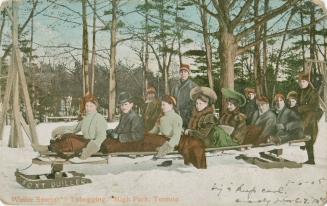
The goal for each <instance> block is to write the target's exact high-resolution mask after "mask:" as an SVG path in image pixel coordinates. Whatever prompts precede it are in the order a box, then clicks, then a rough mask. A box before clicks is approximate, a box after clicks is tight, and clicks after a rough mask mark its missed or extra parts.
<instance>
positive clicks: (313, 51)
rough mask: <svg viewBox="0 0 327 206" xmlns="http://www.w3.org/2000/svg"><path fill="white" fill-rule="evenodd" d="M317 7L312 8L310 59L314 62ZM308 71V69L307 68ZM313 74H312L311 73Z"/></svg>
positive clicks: (314, 68) (312, 68)
mask: <svg viewBox="0 0 327 206" xmlns="http://www.w3.org/2000/svg"><path fill="white" fill-rule="evenodd" d="M314 12H315V7H314V6H313V5H312V6H311V7H310V23H311V26H310V59H312V60H314V59H315V57H316V25H315V23H314V22H315V20H316V18H315V13H314ZM306 69H307V68H306ZM316 70H317V68H316V64H315V62H313V63H312V64H311V71H312V72H313V73H314V74H315V73H316ZM311 74H312V73H311ZM312 78H313V77H312V76H311V75H310V80H312Z"/></svg>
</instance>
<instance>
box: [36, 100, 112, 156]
mask: <svg viewBox="0 0 327 206" xmlns="http://www.w3.org/2000/svg"><path fill="white" fill-rule="evenodd" d="M81 102H82V103H81V105H84V106H83V107H84V108H81V111H83V112H84V114H83V115H82V120H81V121H79V122H78V124H77V125H74V126H68V127H67V126H64V127H58V128H56V129H54V130H53V131H52V139H56V138H60V136H62V135H64V134H67V133H73V134H76V133H78V132H80V131H81V132H82V134H83V136H82V138H84V139H87V140H90V141H89V142H88V143H87V145H86V147H85V148H83V150H82V153H81V155H80V158H81V159H86V158H88V157H90V156H91V155H92V154H94V153H96V152H98V151H99V150H100V148H101V144H102V142H103V141H104V140H105V139H106V129H107V126H108V125H107V121H106V120H105V118H104V117H103V116H102V115H101V114H99V113H98V112H97V107H98V105H99V104H98V101H97V99H96V98H95V97H94V96H93V95H90V94H87V95H86V96H84V97H83V99H82V101H81ZM32 147H33V149H34V150H36V151H39V152H46V151H48V150H50V151H51V149H49V148H51V144H50V146H44V145H32ZM74 152H76V151H74Z"/></svg>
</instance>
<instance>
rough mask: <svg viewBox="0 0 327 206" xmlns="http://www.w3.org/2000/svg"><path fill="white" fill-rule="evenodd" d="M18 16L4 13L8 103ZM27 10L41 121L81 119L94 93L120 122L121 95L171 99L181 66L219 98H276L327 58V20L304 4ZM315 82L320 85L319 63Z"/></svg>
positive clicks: (28, 55) (116, 4) (123, 1)
mask: <svg viewBox="0 0 327 206" xmlns="http://www.w3.org/2000/svg"><path fill="white" fill-rule="evenodd" d="M5 4H10V1H9V2H6V3H5ZM9 11H10V5H9V9H8V8H7V9H3V10H1V16H0V46H1V51H0V56H1V58H0V76H1V77H0V86H1V88H0V92H1V95H0V96H1V100H0V101H3V99H2V98H3V96H4V95H3V93H4V90H5V85H6V76H7V73H8V68H9V65H10V59H11V58H10V57H11V48H12V40H11V23H10V20H9V16H10V15H8V12H9ZM18 14H19V30H18V34H19V45H20V49H21V51H22V55H23V65H24V69H25V74H26V78H27V83H28V91H29V93H30V97H31V103H32V108H33V113H34V115H35V118H36V119H38V120H39V121H44V117H45V116H67V115H76V114H77V113H78V110H79V108H78V106H79V99H80V97H81V96H83V94H85V93H86V92H87V91H89V92H91V93H94V95H96V96H97V97H99V99H100V105H101V109H100V112H102V113H103V114H105V115H107V116H108V120H113V118H114V116H115V113H116V111H117V110H116V96H117V94H119V92H121V91H123V90H124V91H129V92H130V93H131V94H133V95H135V96H139V97H140V98H141V97H142V96H144V92H145V89H146V87H147V86H149V85H153V86H155V87H156V88H158V90H159V95H163V94H169V91H170V88H171V87H172V86H173V85H174V82H176V81H177V80H178V71H179V65H180V63H187V64H190V65H191V69H192V78H193V80H194V81H195V82H197V83H198V84H199V85H201V86H209V87H211V88H214V89H215V91H216V92H217V94H219V93H220V92H219V91H220V89H221V87H228V88H235V90H237V91H240V92H242V91H243V89H244V88H245V87H247V86H253V87H256V90H257V93H258V94H263V95H267V96H269V97H271V96H273V95H274V94H275V93H276V92H277V91H282V92H283V93H284V94H287V92H288V91H291V90H294V89H296V88H297V83H296V74H297V73H298V72H299V71H302V70H303V68H304V67H305V64H306V61H307V60H308V59H316V60H317V59H319V60H324V61H326V58H327V44H326V41H327V30H326V28H325V27H326V26H325V24H326V23H327V22H326V19H325V15H324V13H323V10H322V9H321V8H320V7H318V6H317V5H315V4H313V3H312V2H311V1H305V0H274V1H273V0H167V1H161V0H142V1H133V0H56V1H55V0H25V1H20V3H19V7H18ZM312 77H313V84H314V85H315V86H316V87H318V88H319V86H320V85H321V75H320V73H319V68H318V67H316V66H315V65H314V66H313V70H312ZM220 104H221V102H217V105H216V107H217V108H219V107H220ZM21 109H22V111H24V106H23V104H22V108H21Z"/></svg>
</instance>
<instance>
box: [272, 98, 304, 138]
mask: <svg viewBox="0 0 327 206" xmlns="http://www.w3.org/2000/svg"><path fill="white" fill-rule="evenodd" d="M274 101H275V105H276V109H275V113H276V114H277V119H276V136H275V138H273V139H272V140H271V141H273V142H275V143H277V144H279V143H285V142H288V141H290V140H294V139H301V138H303V123H302V121H301V119H300V117H299V115H297V114H296V113H295V112H294V111H292V110H291V109H289V108H287V107H286V105H285V96H284V95H283V94H280V93H278V94H276V95H275V98H274Z"/></svg>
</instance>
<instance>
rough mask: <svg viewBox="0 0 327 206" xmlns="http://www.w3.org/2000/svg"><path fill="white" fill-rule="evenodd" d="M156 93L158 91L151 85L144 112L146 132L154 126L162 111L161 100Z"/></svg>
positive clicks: (147, 92) (147, 93) (147, 91)
mask: <svg viewBox="0 0 327 206" xmlns="http://www.w3.org/2000/svg"><path fill="white" fill-rule="evenodd" d="M156 95H157V92H156V89H155V88H154V87H152V86H150V87H149V88H148V89H147V90H146V100H145V106H144V113H143V119H144V131H145V132H148V131H150V130H151V129H152V128H153V127H154V125H155V123H156V122H157V120H158V119H159V116H160V113H161V102H160V100H159V99H158V98H157V96H156Z"/></svg>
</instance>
